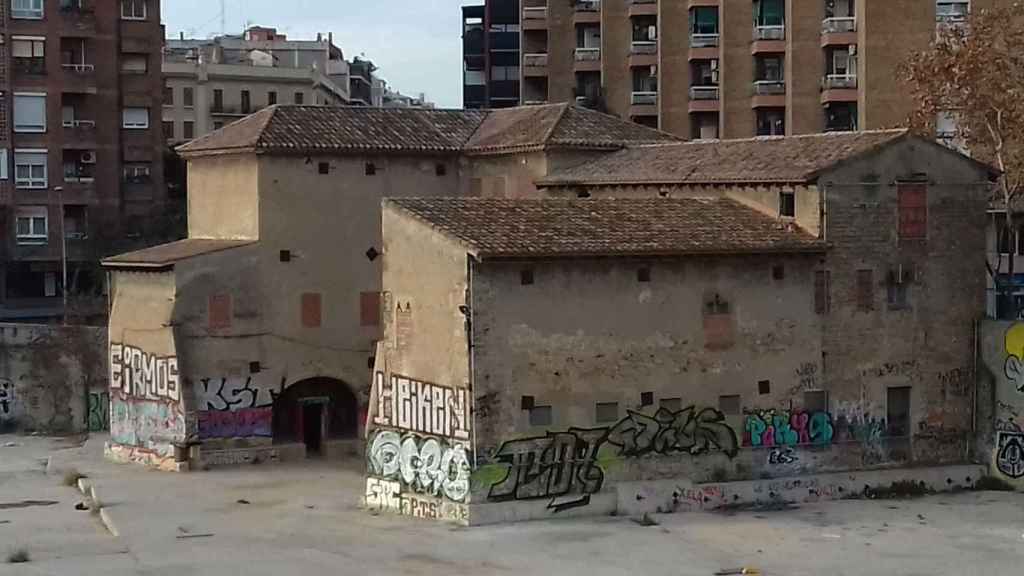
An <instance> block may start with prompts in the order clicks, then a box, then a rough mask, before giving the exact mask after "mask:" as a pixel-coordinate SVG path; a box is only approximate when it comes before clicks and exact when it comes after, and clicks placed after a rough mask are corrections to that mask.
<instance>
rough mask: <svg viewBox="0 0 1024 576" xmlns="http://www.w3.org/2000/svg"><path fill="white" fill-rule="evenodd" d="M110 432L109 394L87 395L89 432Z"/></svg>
mask: <svg viewBox="0 0 1024 576" xmlns="http://www.w3.org/2000/svg"><path fill="white" fill-rule="evenodd" d="M103 430H110V394H108V393H106V392H90V393H89V431H90V432H100V431H103Z"/></svg>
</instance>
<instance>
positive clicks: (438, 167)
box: [434, 163, 448, 176]
mask: <svg viewBox="0 0 1024 576" xmlns="http://www.w3.org/2000/svg"><path fill="white" fill-rule="evenodd" d="M447 173H448V167H447V166H445V165H444V164H441V163H438V164H435V165H434V174H437V175H438V176H444V175H445V174H447Z"/></svg>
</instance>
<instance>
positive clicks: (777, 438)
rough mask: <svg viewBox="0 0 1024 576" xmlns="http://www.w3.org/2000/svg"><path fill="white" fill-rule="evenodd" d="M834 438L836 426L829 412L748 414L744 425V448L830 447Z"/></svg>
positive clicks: (757, 412)
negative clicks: (804, 445) (803, 445)
mask: <svg viewBox="0 0 1024 576" xmlns="http://www.w3.org/2000/svg"><path fill="white" fill-rule="evenodd" d="M834 436H835V426H833V424H832V416H831V415H830V414H829V413H828V412H814V413H808V412H805V411H800V410H796V411H792V412H791V411H789V410H775V409H772V410H755V411H747V416H746V418H745V419H744V423H743V445H744V446H798V445H801V444H831V443H832V438H833V437H834Z"/></svg>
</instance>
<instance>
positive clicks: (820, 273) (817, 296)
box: [814, 270, 832, 314]
mask: <svg viewBox="0 0 1024 576" xmlns="http://www.w3.org/2000/svg"><path fill="white" fill-rule="evenodd" d="M831 284H832V274H831V273H830V272H829V271H828V270H817V271H815V273H814V313H815V314H828V312H829V310H830V309H831V308H832V294H831V290H832V287H831Z"/></svg>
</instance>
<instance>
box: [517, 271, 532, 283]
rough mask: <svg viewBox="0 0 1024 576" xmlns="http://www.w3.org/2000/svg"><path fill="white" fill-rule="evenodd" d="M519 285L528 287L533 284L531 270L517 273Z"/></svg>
mask: <svg viewBox="0 0 1024 576" xmlns="http://www.w3.org/2000/svg"><path fill="white" fill-rule="evenodd" d="M519 283H520V284H522V285H523V286H529V285H531V284H533V269H532V268H527V269H525V270H520V271H519Z"/></svg>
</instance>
